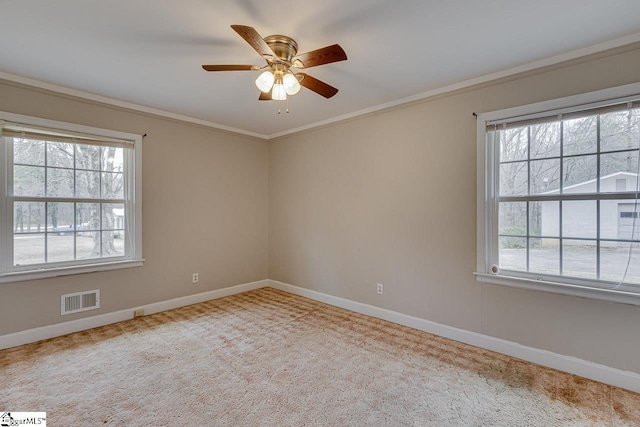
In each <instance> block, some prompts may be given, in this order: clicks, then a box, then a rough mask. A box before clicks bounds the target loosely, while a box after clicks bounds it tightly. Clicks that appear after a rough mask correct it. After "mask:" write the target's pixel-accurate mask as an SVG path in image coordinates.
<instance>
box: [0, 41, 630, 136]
mask: <svg viewBox="0 0 640 427" xmlns="http://www.w3.org/2000/svg"><path fill="white" fill-rule="evenodd" d="M636 43H640V32H638V33H633V34H629V35H627V36H623V37H619V38H616V39H613V40H609V41H606V42H603V43H598V44H595V45H592V46H588V47H584V48H580V49H575V50H572V51H569V52H564V53H561V54H559V55H554V56H550V57H547V58H544V59H540V60H537V61H533V62H529V63H527V64H523V65H519V66H517V67H512V68H508V69H505V70H501V71H497V72H494V73H490V74H485V75H483V76H480V77H475V78H472V79H468V80H463V81H461V82H457V83H453V84H450V85H447V86H443V87H440V88H436V89H433V90H429V91H426V92H421V93H418V94H415V95H412V96H408V97H405V98H401V99H397V100H395V101H391V102H387V103H384V104H380V105H376V106H372V107H368V108H364V109H361V110H357V111H354V112H352V113H347V114H343V115H340V116H336V117H332V118H330V119H326V120H322V121H318V122H313V123H309V124H307V125H304V126H300V127H297V128H292V129H288V130H285V131H282V132H277V133H274V134H271V135H267V134H261V133H256V132H251V131H247V130H245V129H239V128H234V127H231V126H225V125H221V124H219V123H214V122H210V121H207V120H202V119H197V118H194V117H189V116H185V115H182V114H177V113H172V112H170V111H165V110H160V109H157V108H152V107H147V106H144V105H139V104H134V103H131V102H126V101H121V100H118V99H114V98H110V97H107V96H102V95H97V94H94V93H90V92H85V91H82V90H78V89H73V88H69V87H66V86H61V85H57V84H54V83H49V82H44V81H40V80H36V79H32V78H28V77H23V76H19V75H15V74H10V73H7V72H3V71H0V80H6V81H9V82H15V83H19V84H22V85H26V86H31V87H35V88H39V89H43V90H46V91H50V92H54V93H59V94H63V95H68V96H72V97H75V98H80V99H85V100H89V101H94V102H98V103H101V104H106V105H110V106H113V107H117V108H122V109H127V110H133V111H137V112H141V113H146V114H151V115H154V116H159V117H166V118H169V119H173V120H178V121H182V122H186V123H192V124H196V125H200V126H205V127H209V128H213V129H217V130H222V131H225V132H231V133H235V134H239V135H244V136H250V137H252V138H258V139H262V140H274V139H278V138H282V137H284V136H290V135H293V134H297V133H301V132H305V131H309V130H312V129H315V128H319V127H324V126H328V125H332V124H335V123H339V122H344V121H348V120H353V119H355V118H359V117H363V116H367V115H370V114H373V113H377V112H381V111H384V110H389V109H393V108H398V107H402V106H405V105H407V104H413V103H417V102H421V101H425V100H428V99H431V98H433V97H436V96H440V95H444V94H446V93H450V92H455V91H459V90H464V89H469V88H471V87H474V86H478V85H482V84H487V83H490V82H494V81H497V80H501V79H504V78H509V77H513V76H515V75H520V74H523V73H528V72H533V71H536V70H540V69H544V68H548V67H552V66H557V65H559V64H563V63H567V62H570V61H575V60H580V59H582V58H585V57H589V56H592V55H596V54H600V53H603V52H606V51H610V50H614V49H618V48H622V47H625V46H628V45H632V44H636Z"/></svg>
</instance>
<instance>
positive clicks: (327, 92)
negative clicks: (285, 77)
mask: <svg viewBox="0 0 640 427" xmlns="http://www.w3.org/2000/svg"><path fill="white" fill-rule="evenodd" d="M297 76H302V80H300V86H304V87H306V88H307V89H309V90H312V91H314V92H315V93H317V94H318V95H322V96H324V97H325V98H331V97H332V96H333V95H335V94H336V93H338V89H336V88H335V87H333V86H331V85H328V84H326V83H325V82H323V81H321V80H318V79H316V78H315V77H311V76H310V75H308V74H305V73H297V74H296V77H297Z"/></svg>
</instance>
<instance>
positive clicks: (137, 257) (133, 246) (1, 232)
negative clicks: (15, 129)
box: [0, 111, 144, 283]
mask: <svg viewBox="0 0 640 427" xmlns="http://www.w3.org/2000/svg"><path fill="white" fill-rule="evenodd" d="M5 122H6V123H19V124H21V125H25V126H33V127H34V128H44V129H47V130H50V131H53V132H55V131H59V132H60V133H61V134H65V133H68V134H72V135H76V134H77V135H91V136H93V137H102V138H105V139H110V140H114V139H118V140H124V141H130V142H132V143H133V149H131V150H132V153H131V154H132V156H131V158H130V160H128V161H127V160H125V165H124V173H125V175H126V176H127V178H125V182H126V184H125V187H126V188H125V199H126V202H125V229H126V235H127V238H128V240H129V242H128V243H127V248H128V250H127V251H126V252H125V255H124V256H120V257H109V258H94V259H90V260H82V261H80V260H78V261H76V262H73V263H71V262H63V263H55V262H52V263H48V264H37V265H35V266H33V267H29V266H26V267H20V268H8V267H7V266H8V265H9V263H7V262H6V261H5V260H6V258H7V256H10V254H12V253H13V246H12V245H13V210H12V204H11V203H10V202H9V195H8V189H9V180H11V179H12V176H10V173H11V172H12V166H13V161H12V159H10V158H9V155H10V153H11V151H12V150H10V148H7V147H4V144H2V146H3V147H4V148H5V149H0V265H2V268H1V269H0V283H8V282H18V281H24V280H34V279H44V278H51V277H57V276H66V275H71V274H80V273H90V272H96V271H107V270H115V269H122V268H131V267H140V266H142V265H143V262H144V259H143V258H142V136H141V135H137V134H131V133H126V132H120V131H115V130H109V129H100V128H95V127H90V126H84V125H79V124H74V123H66V122H59V121H54V120H48V119H42V118H38V117H31V116H25V115H20V114H14V113H8V112H2V111H0V125H2V124H3V123H5ZM0 137H2V133H1V128H0ZM127 150H129V149H127ZM43 201H45V200H43Z"/></svg>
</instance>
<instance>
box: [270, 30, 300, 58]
mask: <svg viewBox="0 0 640 427" xmlns="http://www.w3.org/2000/svg"><path fill="white" fill-rule="evenodd" d="M264 41H265V43H266V44H267V45H269V47H270V48H271V50H272V51H273V53H275V54H276V55H278V58H280V59H281V60H283V61H285V62H291V59H292V58H293V57H294V56H296V54H297V53H298V43H296V41H295V40H294V39H292V38H291V37H287V36H283V35H280V34H275V35H272V36H267V37H265V38H264Z"/></svg>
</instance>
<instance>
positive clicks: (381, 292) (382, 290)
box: [377, 283, 384, 295]
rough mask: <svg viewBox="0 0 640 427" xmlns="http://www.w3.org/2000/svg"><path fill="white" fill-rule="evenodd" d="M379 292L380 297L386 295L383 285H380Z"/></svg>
mask: <svg viewBox="0 0 640 427" xmlns="http://www.w3.org/2000/svg"><path fill="white" fill-rule="evenodd" d="M377 292H378V294H379V295H382V294H383V293H384V285H383V284H382V283H378V288H377Z"/></svg>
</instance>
